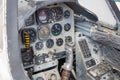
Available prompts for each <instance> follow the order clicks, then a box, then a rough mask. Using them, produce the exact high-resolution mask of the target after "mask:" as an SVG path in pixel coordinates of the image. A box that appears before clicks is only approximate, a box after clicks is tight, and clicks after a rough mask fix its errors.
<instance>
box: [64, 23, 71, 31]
mask: <svg viewBox="0 0 120 80" xmlns="http://www.w3.org/2000/svg"><path fill="white" fill-rule="evenodd" d="M70 29H71V25H70V24H69V23H67V24H65V25H64V30H65V31H69V30H70Z"/></svg>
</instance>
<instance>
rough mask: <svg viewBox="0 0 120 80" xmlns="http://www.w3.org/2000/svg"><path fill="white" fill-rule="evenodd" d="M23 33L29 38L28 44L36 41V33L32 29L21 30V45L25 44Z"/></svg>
mask: <svg viewBox="0 0 120 80" xmlns="http://www.w3.org/2000/svg"><path fill="white" fill-rule="evenodd" d="M24 32H27V33H28V34H29V37H30V43H33V42H35V41H36V37H37V36H36V31H35V29H34V28H27V29H23V30H22V31H21V36H22V42H23V44H24V43H25V39H24Z"/></svg>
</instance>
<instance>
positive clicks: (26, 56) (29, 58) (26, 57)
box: [22, 53, 33, 62]
mask: <svg viewBox="0 0 120 80" xmlns="http://www.w3.org/2000/svg"><path fill="white" fill-rule="evenodd" d="M22 59H23V61H24V62H30V61H32V59H33V56H32V55H31V54H29V53H25V54H22Z"/></svg>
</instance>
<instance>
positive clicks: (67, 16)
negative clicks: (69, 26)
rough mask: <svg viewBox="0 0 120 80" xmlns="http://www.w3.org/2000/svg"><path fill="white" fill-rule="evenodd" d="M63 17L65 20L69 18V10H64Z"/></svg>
mask: <svg viewBox="0 0 120 80" xmlns="http://www.w3.org/2000/svg"><path fill="white" fill-rule="evenodd" d="M64 17H65V18H69V17H70V11H69V10H66V11H65V12H64Z"/></svg>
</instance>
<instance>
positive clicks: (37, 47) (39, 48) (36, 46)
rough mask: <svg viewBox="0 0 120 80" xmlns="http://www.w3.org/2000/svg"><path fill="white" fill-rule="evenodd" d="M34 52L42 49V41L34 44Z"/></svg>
mask: <svg viewBox="0 0 120 80" xmlns="http://www.w3.org/2000/svg"><path fill="white" fill-rule="evenodd" d="M35 48H36V50H41V49H42V48H43V41H39V42H37V43H36V44H35Z"/></svg>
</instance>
